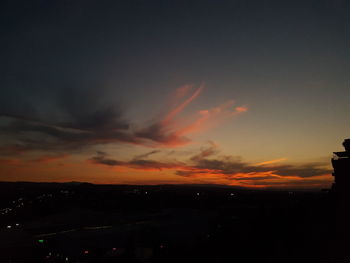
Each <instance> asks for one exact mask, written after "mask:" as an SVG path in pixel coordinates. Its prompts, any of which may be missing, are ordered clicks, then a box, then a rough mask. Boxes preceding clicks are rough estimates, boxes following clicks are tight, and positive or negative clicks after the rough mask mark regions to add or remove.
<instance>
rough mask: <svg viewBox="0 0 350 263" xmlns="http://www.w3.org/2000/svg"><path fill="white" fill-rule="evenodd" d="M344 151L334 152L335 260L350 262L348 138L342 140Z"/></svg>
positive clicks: (349, 164) (349, 159)
mask: <svg viewBox="0 0 350 263" xmlns="http://www.w3.org/2000/svg"><path fill="white" fill-rule="evenodd" d="M343 146H344V148H345V151H344V152H334V156H333V158H332V165H333V168H334V173H333V176H334V184H333V186H332V192H333V194H334V196H335V208H336V237H337V240H336V261H335V262H350V253H349V247H348V245H349V244H350V139H345V140H344V142H343Z"/></svg>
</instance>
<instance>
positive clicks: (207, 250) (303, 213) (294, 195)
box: [0, 182, 335, 262]
mask: <svg viewBox="0 0 350 263" xmlns="http://www.w3.org/2000/svg"><path fill="white" fill-rule="evenodd" d="M0 193H1V198H0V199H1V208H2V210H1V221H0V222H1V232H0V233H1V234H0V235H1V239H0V240H1V250H0V255H1V258H2V260H1V262H179V261H183V262H257V261H260V260H264V261H265V262H281V260H282V261H283V262H332V259H333V258H334V251H333V246H334V241H335V217H334V214H335V211H334V207H333V205H332V195H331V194H330V192H329V191H326V190H325V191H292V190H290V191H266V190H265V191H264V190H244V189H235V188H231V187H224V186H206V185H203V186H193V185H186V186H184V185H178V186H177V185H159V186H132V185H93V184H88V183H20V182H18V183H1V184H0Z"/></svg>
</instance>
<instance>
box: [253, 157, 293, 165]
mask: <svg viewBox="0 0 350 263" xmlns="http://www.w3.org/2000/svg"><path fill="white" fill-rule="evenodd" d="M285 160H287V158H279V159H275V160H270V161H265V162H261V163H256V164H254V165H255V166H261V165H269V164H273V163H279V162H282V161H285Z"/></svg>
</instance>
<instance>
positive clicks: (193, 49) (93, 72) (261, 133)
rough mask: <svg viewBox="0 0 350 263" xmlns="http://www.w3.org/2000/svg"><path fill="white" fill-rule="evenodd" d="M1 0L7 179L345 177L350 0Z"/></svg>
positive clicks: (302, 182)
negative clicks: (340, 159)
mask: <svg viewBox="0 0 350 263" xmlns="http://www.w3.org/2000/svg"><path fill="white" fill-rule="evenodd" d="M1 5H2V7H1V8H0V21H1V22H0V34H1V39H2V41H1V42H0V57H1V63H0V89H1V96H0V180H1V181H36V182H69V181H83V182H91V183H100V184H224V185H232V186H236V187H250V188H277V189H286V188H288V189H291V188H296V189H305V188H317V189H319V188H327V187H330V185H331V184H332V181H333V178H332V176H331V173H332V167H331V165H330V158H331V157H332V152H334V151H341V150H342V146H341V143H342V141H343V140H344V139H345V138H349V137H350V136H349V135H350V118H349V115H348V113H349V112H350V103H349V98H350V88H349V84H350V72H349V71H350V70H349V69H350V49H349V48H348V47H349V46H350V34H349V32H350V3H349V2H348V1H342V0H319V1H316V0H313V1H308V0H303V1H297V0H294V1H289V0H286V1H260V0H259V1H258V0H231V1H225V0H223V1H213V0H212V1H206V0H201V1H191V0H187V1H181V0H178V1H174V0H173V1H170V0H169V1H167V0H162V1H152V0H147V1H146V0H128V1H97V0H84V1H83V0H34V1H24V0H16V1H4V3H2V4H1Z"/></svg>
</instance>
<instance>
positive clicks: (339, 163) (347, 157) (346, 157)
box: [332, 139, 350, 197]
mask: <svg viewBox="0 0 350 263" xmlns="http://www.w3.org/2000/svg"><path fill="white" fill-rule="evenodd" d="M343 146H344V148H345V151H344V152H334V156H333V158H332V165H333V168H334V173H333V176H334V184H333V189H334V190H335V192H336V193H337V195H345V196H346V195H348V194H349V189H350V139H345V140H344V142H343ZM345 196H344V197H345Z"/></svg>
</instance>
